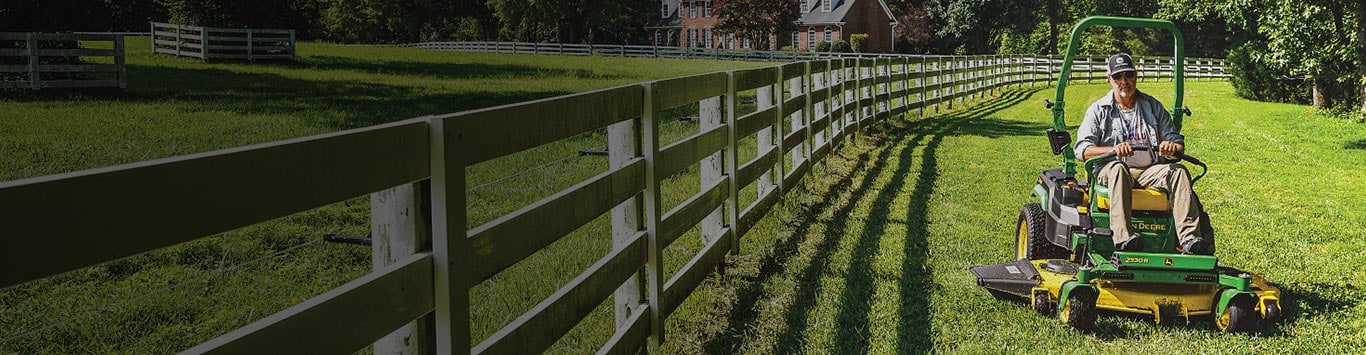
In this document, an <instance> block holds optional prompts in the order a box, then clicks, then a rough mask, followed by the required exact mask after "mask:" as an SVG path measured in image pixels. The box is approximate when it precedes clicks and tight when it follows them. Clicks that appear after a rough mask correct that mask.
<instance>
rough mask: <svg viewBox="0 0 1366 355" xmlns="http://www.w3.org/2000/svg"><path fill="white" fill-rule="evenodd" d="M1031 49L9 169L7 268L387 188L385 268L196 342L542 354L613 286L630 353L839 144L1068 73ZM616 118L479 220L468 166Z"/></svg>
mask: <svg viewBox="0 0 1366 355" xmlns="http://www.w3.org/2000/svg"><path fill="white" fill-rule="evenodd" d="M1032 60H1033V59H1031V58H1028V57H1015V58H1011V57H1004V56H992V57H985V56H979V57H947V56H941V57H928V56H922V57H900V58H864V59H833V60H814V61H803V62H793V63H787V64H783V65H780V66H774V67H768V68H761V69H749V70H735V71H726V72H717V73H709V74H701V75H693V76H687V77H679V78H672V79H664V80H657V81H651V82H644V83H637V84H631V85H625V86H620V87H614V88H608V89H602V90H596V91H591V92H585V93H579V94H572V95H565V96H559V97H554V98H548V99H542V100H536V101H531V102H525V103H519V104H513V105H507V106H500V107H494V108H488V109H481V110H474V111H466V112H459V113H453V114H445V115H439V116H428V117H421V118H415V119H410V120H405V121H400V122H394V123H388V124H382V125H376V126H373V127H367V128H362V129H355V130H348V131H341V132H335V133H329V134H323V135H318V136H311V137H304V138H297V139H291V140H285V141H279V142H272V143H265V144H258V145H252V146H245V147H239V148H231V149H225V150H219V151H213V152H207V153H199V154H193V155H187V156H181V157H173V158H166V159H158V160H152V161H145V162H139V163H133V164H127V165H120V166H114V167H107V168H98V169H91V170H85V171H79V172H73V173H66V174H58V175H51V176H44V177H38V178H31V179H25V180H18V181H11V182H4V183H0V201H3V204H0V225H4V226H6V233H7V235H13V236H42V237H41V238H38V237H23V238H8V239H7V241H6V243H7V245H6V247H5V248H3V249H0V270H5V272H3V273H0V287H7V286H13V285H17V284H22V283H25V282H29V281H33V280H38V279H41V278H46V277H49V276H52V275H56V274H59V273H63V272H67V271H71V270H76V269H79V268H84V267H89V266H92V265H96V264H99V263H103V262H107V261H111V260H115V259H118V258H122V257H127V256H131V255H135V254H139V253H144V252H148V251H152V250H157V249H160V248H165V247H168V246H171V245H175V244H179V243H183V242H186V241H190V240H195V239H198V238H202V237H204V236H208V235H212V234H215V233H220V232H224V231H228V230H232V229H235V228H239V227H243V226H247V225H252V224H255V223H260V222H264V221H267V220H270V219H273V218H277V217H281V216H286V215H289V214H293V213H297V212H301V211H305V210H308V209H312V208H316V207H320V206H324V205H327V204H331V203H335V202H338V201H343V200H345V199H348V198H352V197H356V196H361V195H364V194H371V201H372V218H371V223H372V235H374V236H376V238H382V239H383V240H377V241H375V243H376V244H386V245H391V246H392V247H386V248H390V249H387V250H385V251H384V252H383V254H385V255H382V256H376V260H379V259H385V260H386V261H383V262H382V263H381V264H387V266H382V267H376V268H375V270H374V271H373V272H372V273H370V274H368V275H366V276H364V277H361V278H360V279H357V280H354V281H351V282H348V283H346V284H344V285H342V286H340V287H337V288H336V289H333V290H331V291H328V292H325V293H323V294H322V295H320V296H317V297H315V298H312V299H309V300H306V301H304V302H302V303H300V304H298V305H295V306H293V307H290V308H288V309H286V310H283V311H281V312H279V313H276V314H274V315H271V316H268V317H266V318H264V319H261V320H259V321H256V322H254V323H252V324H250V325H247V326H245V327H243V328H240V329H237V330H235V331H232V332H230V333H227V334H224V335H221V336H219V337H218V338H215V339H213V340H210V341H208V342H205V343H203V344H200V345H198V346H197V347H194V348H192V349H189V350H188V352H191V353H200V352H227V353H259V352H269V353H299V352H308V353H338V352H353V351H355V350H358V349H361V348H364V347H366V346H367V345H369V344H371V343H375V344H377V346H379V345H378V344H381V343H385V344H399V345H396V346H397V347H408V348H409V349H410V350H411V347H413V346H418V345H420V344H425V343H428V342H432V343H435V346H436V349H419V350H418V351H419V352H421V351H435V352H438V353H443V354H449V353H464V352H466V351H469V352H472V353H516V354H523V353H536V352H540V351H543V350H545V349H547V348H548V347H550V346H551V345H553V344H554V343H555V342H556V341H557V339H559V338H560V337H562V336H563V335H564V334H565V333H566V332H568V331H569V330H570V329H571V328H573V327H574V326H575V325H576V324H578V323H579V322H580V321H581V320H582V319H584V318H585V317H586V316H588V314H589V313H590V312H591V311H592V310H593V309H594V308H595V307H596V306H597V305H599V304H601V303H602V302H603V301H604V300H607V299H608V298H609V297H612V298H613V300H614V301H613V302H614V304H615V306H616V307H615V309H616V310H617V312H618V314H617V323H616V326H615V327H616V328H615V331H614V335H613V336H611V338H610V339H609V340H607V341H606V343H605V344H602V346H601V349H600V350H599V353H608V354H623V353H633V352H635V351H637V350H638V349H640V348H641V347H642V346H644V345H646V344H647V343H649V342H659V341H662V340H663V339H664V338H665V336H666V334H665V332H664V330H665V322H667V320H668V319H669V317H670V315H671V314H672V313H673V312H674V311H675V310H676V309H677V308H678V307H679V305H680V304H681V303H683V302H684V300H685V299H686V298H688V296H689V295H690V294H691V293H692V291H693V290H694V289H695V288H696V287H698V285H699V284H701V282H702V281H703V280H704V279H705V278H706V277H707V275H708V274H710V273H711V272H713V271H714V270H717V268H718V266H719V265H722V264H723V262H724V260H725V259H726V258H727V255H729V254H730V253H732V252H735V251H737V245H739V243H740V240H741V239H743V238H744V237H745V236H746V235H747V233H748V232H749V231H750V229H751V228H752V227H753V226H754V225H755V224H756V223H757V222H758V221H759V220H760V219H761V218H762V217H763V216H764V215H766V214H767V213H768V212H769V211H770V210H772V209H773V206H774V205H775V204H776V203H777V202H778V201H779V200H780V199H782V198H783V197H782V196H784V195H785V194H787V193H788V192H789V191H791V190H792V189H793V188H795V187H796V186H797V185H798V182H799V181H800V180H802V179H803V178H804V177H805V176H807V175H810V174H813V173H815V172H816V171H820V170H819V169H813V165H815V164H818V163H819V162H821V161H822V160H823V159H825V158H826V157H827V156H829V155H830V154H831V152H832V150H834V149H835V148H836V147H838V146H839V145H840V144H841V143H842V142H845V141H846V140H848V139H849V138H850V137H854V136H857V135H858V134H860V132H862V131H863V128H864V127H868V126H869V125H871V124H874V123H876V122H881V121H885V120H888V119H892V118H895V117H900V116H901V115H902V114H905V113H910V112H922V113H923V111H924V110H926V109H930V110H933V109H936V108H937V107H938V106H939V105H952V104H953V103H954V102H955V101H958V102H961V101H963V100H965V99H970V98H973V97H978V96H981V95H984V94H987V93H988V92H990V91H993V90H1000V89H1002V88H1004V87H1007V86H1012V85H1014V86H1019V85H1031V84H1034V83H1044V82H1048V81H1049V80H1051V77H1050V75H1049V73H1050V72H1049V71H1048V66H1047V64H1048V63H1045V62H1037V61H1032ZM750 90H753V91H754V92H755V94H756V104H757V109H756V110H755V111H754V112H752V113H747V114H738V112H737V102H736V101H737V100H736V99H735V98H736V95H737V93H738V92H747V91H750ZM691 104H698V105H699V107H700V111H699V112H700V116H699V125H698V126H699V132H697V133H696V134H694V135H691V136H689V137H687V138H684V139H681V140H679V141H677V142H674V143H671V144H668V145H664V146H661V145H660V135H659V131H660V125H661V121H662V118H661V111H663V110H666V109H668V108H671V107H677V106H681V105H691ZM600 129H605V130H606V131H607V135H608V140H609V144H610V149H609V154H610V157H609V159H610V168H609V169H608V170H607V171H606V172H604V173H601V174H599V175H596V176H593V177H591V178H588V179H586V180H584V181H581V182H579V183H577V184H575V185H573V186H572V187H569V188H566V189H564V190H561V191H559V192H557V193H554V194H553V195H550V196H549V197H545V198H544V199H541V200H539V201H537V202H534V203H531V204H529V205H526V206H523V207H522V208H520V209H518V210H516V211H514V212H511V213H508V214H506V215H503V216H501V217H498V218H495V219H493V220H492V221H489V222H487V223H484V224H483V225H479V226H476V227H474V228H466V223H467V213H468V212H467V208H468V207H467V206H468V205H467V202H466V201H467V197H468V195H467V194H468V192H467V190H466V189H465V187H466V167H468V166H471V165H474V164H477V163H480V162H484V161H488V160H491V159H496V158H499V157H505V156H509V155H513V154H518V152H520V151H524V150H527V149H531V148H534V147H538V146H542V145H545V144H548V143H553V142H556V141H560V140H564V139H572V137H574V136H576V135H578V134H581V133H584V132H590V131H596V130H600ZM751 136H752V137H756V140H757V142H758V144H757V154H756V157H755V158H753V159H748V160H747V161H737V159H736V157H737V154H736V153H737V150H738V149H739V147H740V145H739V144H738V143H737V142H738V141H739V140H741V139H748V137H751ZM699 163H700V166H701V172H700V174H699V176H700V179H701V185H700V186H701V187H700V189H699V190H698V191H697V192H696V193H695V194H693V195H692V196H691V197H690V198H688V199H687V200H686V201H684V202H682V203H681V204H679V205H678V206H676V207H673V208H670V209H667V210H666V209H664V208H663V206H662V204H661V201H660V200H661V194H660V191H661V188H660V185H661V181H663V180H665V179H667V178H669V177H670V176H671V175H674V174H676V173H679V172H680V171H683V170H685V169H687V168H688V167H690V166H694V165H696V164H699ZM319 171H347V172H349V173H348V174H345V175H333V174H318V173H317V172H319ZM750 185H755V186H756V191H757V196H756V198H755V199H754V200H753V202H752V203H747V204H741V203H740V202H739V201H740V199H739V198H737V192H738V191H740V190H741V189H745V188H747V187H748V186H750ZM415 211H417V212H415ZM423 212H425V213H423ZM604 214H611V215H612V217H613V218H612V219H613V233H612V235H613V237H612V238H613V248H612V250H611V251H610V252H608V253H607V254H606V255H602V256H601V258H600V259H599V260H598V261H597V262H596V263H594V264H593V265H592V266H590V267H588V268H587V269H586V270H583V271H582V273H581V274H579V275H578V276H577V277H575V278H574V279H573V280H572V281H569V282H568V283H566V284H563V285H561V286H560V287H559V288H558V291H556V292H554V293H553V294H552V295H550V296H549V297H548V298H545V299H544V300H542V301H541V302H540V303H539V304H537V305H536V306H534V307H533V308H531V309H530V310H529V311H527V312H525V313H524V314H522V315H521V316H520V317H518V318H516V319H515V320H512V321H510V322H509V323H507V324H505V325H503V326H502V328H501V329H500V330H498V331H497V332H495V333H493V335H491V336H489V337H488V338H486V339H472V338H471V329H470V327H471V323H470V322H471V320H470V319H471V317H470V314H471V310H470V299H469V289H470V288H471V287H473V286H474V285H476V284H478V283H480V282H482V281H484V280H487V279H489V278H490V277H492V276H494V275H496V274H498V273H499V272H500V271H502V270H504V269H505V268H507V267H509V266H510V265H513V264H515V263H517V262H518V261H520V260H523V259H525V258H528V257H529V256H531V255H533V254H535V253H536V252H537V251H538V250H541V249H542V248H545V247H546V246H547V245H550V244H551V243H553V242H555V241H556V240H558V239H559V238H561V237H563V236H564V235H566V234H568V233H570V232H572V231H573V230H575V229H576V228H577V227H579V226H581V225H584V224H585V223H588V222H589V221H591V220H593V219H595V218H598V217H599V216H602V215H604ZM427 215H430V216H431V217H430V220H427V219H426V217H422V216H427ZM147 216H156V217H157V218H156V222H155V223H149V221H148V219H147ZM72 221H79V223H72ZM699 224H700V225H701V230H702V237H703V239H704V245H705V246H704V247H703V248H702V249H701V250H700V252H698V253H696V254H695V255H693V256H692V257H691V259H690V261H688V262H687V263H686V264H685V266H683V267H682V268H681V269H680V270H678V271H676V272H673V273H666V272H665V269H664V267H663V262H662V252H663V250H664V248H665V247H667V246H669V245H670V244H671V243H673V242H675V241H677V240H678V238H679V237H680V236H682V235H683V234H684V232H685V231H687V230H689V229H691V228H692V227H693V226H697V225H699ZM424 245H429V246H430V247H429V248H425V247H423V246H424ZM35 250H52V251H60V254H61V257H52V256H51V254H50V253H35V252H33V251H35ZM376 250H377V254H379V252H378V250H379V249H378V248H377V249H376ZM429 314H430V315H429ZM424 315H425V317H430V318H425V317H424ZM424 319H430V323H427V322H426V321H424ZM428 324H430V326H428ZM394 337H399V338H397V340H395V339H396V338H394ZM377 341H378V342H377ZM404 344H407V345H404ZM377 351H378V352H388V351H394V350H393V349H392V348H385V349H382V350H377Z"/></svg>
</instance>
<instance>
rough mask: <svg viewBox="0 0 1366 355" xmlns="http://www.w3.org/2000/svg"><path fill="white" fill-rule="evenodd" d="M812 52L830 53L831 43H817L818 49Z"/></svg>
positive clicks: (813, 49)
mask: <svg viewBox="0 0 1366 355" xmlns="http://www.w3.org/2000/svg"><path fill="white" fill-rule="evenodd" d="M812 51H815V52H829V51H830V42H826V41H820V42H816V48H812Z"/></svg>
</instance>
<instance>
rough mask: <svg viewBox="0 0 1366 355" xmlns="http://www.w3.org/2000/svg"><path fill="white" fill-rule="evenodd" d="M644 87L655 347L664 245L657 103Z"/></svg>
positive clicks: (648, 275)
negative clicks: (657, 170) (657, 169)
mask: <svg viewBox="0 0 1366 355" xmlns="http://www.w3.org/2000/svg"><path fill="white" fill-rule="evenodd" d="M642 85H643V86H644V87H645V97H644V98H645V107H644V113H645V116H644V117H642V118H641V120H640V121H641V123H642V127H641V130H642V131H643V132H644V134H643V135H642V138H641V139H642V142H641V143H642V144H641V153H642V154H643V155H644V156H645V208H644V210H645V233H646V237H647V238H648V239H647V241H646V244H647V246H648V248H649V250H647V253H648V259H647V260H646V263H645V280H646V287H645V288H646V290H648V295H649V296H648V299H649V302H650V335H651V338H653V340H654V341H653V343H654V345H655V346H659V345H660V344H663V343H664V313H663V309H662V308H660V307H661V304H660V303H659V297H660V296H662V295H663V294H664V255H663V252H664V250H663V247H664V245H663V244H661V243H660V240H659V219H660V217H661V215H660V201H659V199H660V191H659V178H660V177H659V176H658V174H656V173H655V168H656V167H657V166H658V155H659V107H658V106H659V105H657V104H656V103H655V95H654V85H653V84H651V83H648V82H647V83H645V84H642Z"/></svg>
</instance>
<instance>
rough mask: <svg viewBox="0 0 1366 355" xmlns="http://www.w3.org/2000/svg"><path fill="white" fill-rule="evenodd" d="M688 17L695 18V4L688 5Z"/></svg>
mask: <svg viewBox="0 0 1366 355" xmlns="http://www.w3.org/2000/svg"><path fill="white" fill-rule="evenodd" d="M688 17H697V4H695V3H688Z"/></svg>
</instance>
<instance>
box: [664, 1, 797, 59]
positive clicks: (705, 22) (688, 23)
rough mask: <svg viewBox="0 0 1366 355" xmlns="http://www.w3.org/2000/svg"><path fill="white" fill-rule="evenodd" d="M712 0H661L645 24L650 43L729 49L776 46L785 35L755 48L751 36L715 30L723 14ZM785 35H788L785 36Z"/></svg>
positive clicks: (784, 40) (783, 40) (781, 41)
mask: <svg viewBox="0 0 1366 355" xmlns="http://www.w3.org/2000/svg"><path fill="white" fill-rule="evenodd" d="M715 5H716V4H715V2H714V1H712V0H660V4H659V17H658V18H655V19H654V21H651V22H650V24H649V25H647V26H645V30H646V31H649V33H650V34H649V37H650V43H651V44H654V45H658V46H682V47H693V48H726V49H775V48H772V46H777V45H779V44H780V43H786V38H775V37H769V43H770V47H771V48H754V45H755V44H754V43H750V42H751V41H750V40H749V39H739V38H735V36H734V35H729V34H722V33H718V32H716V31H715V29H714V28H715V27H716V24H717V22H720V18H719V17H718V16H717V14H716V7H715ZM782 37H786V36H782Z"/></svg>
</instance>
